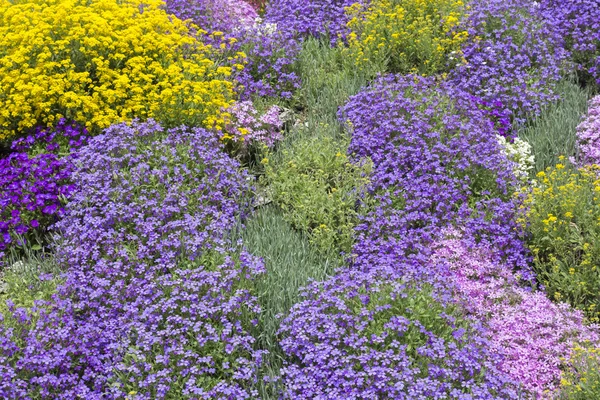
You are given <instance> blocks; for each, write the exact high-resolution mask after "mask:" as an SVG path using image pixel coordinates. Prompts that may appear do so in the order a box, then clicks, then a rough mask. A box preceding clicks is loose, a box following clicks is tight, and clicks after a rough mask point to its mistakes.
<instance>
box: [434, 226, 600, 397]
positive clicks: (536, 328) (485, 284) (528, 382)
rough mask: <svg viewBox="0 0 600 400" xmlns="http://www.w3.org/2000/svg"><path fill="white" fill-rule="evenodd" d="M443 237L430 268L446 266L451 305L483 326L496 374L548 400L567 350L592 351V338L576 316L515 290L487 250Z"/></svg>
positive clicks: (454, 236)
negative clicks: (586, 347)
mask: <svg viewBox="0 0 600 400" xmlns="http://www.w3.org/2000/svg"><path fill="white" fill-rule="evenodd" d="M445 236H446V237H445V238H444V239H442V240H440V241H439V242H438V243H436V244H435V246H434V247H435V253H434V254H433V256H432V258H431V263H432V264H434V265H435V264H439V263H442V262H447V263H449V265H450V269H449V272H450V273H449V274H448V277H447V278H448V283H449V284H451V285H454V287H455V295H456V297H457V300H458V301H459V302H460V303H462V304H463V305H464V306H465V307H466V308H467V309H468V311H469V312H470V313H471V314H472V315H474V316H476V317H477V319H478V320H480V321H482V322H484V323H485V324H486V326H488V328H489V331H490V332H489V333H490V334H491V337H492V338H493V340H491V341H490V344H489V349H490V350H491V352H492V353H494V354H500V355H502V356H503V361H502V363H501V364H500V365H499V369H500V370H502V371H503V372H505V373H507V374H509V376H510V377H511V378H512V379H514V380H515V381H517V382H520V383H521V385H522V387H523V389H525V390H526V391H527V393H530V394H533V395H535V396H538V397H537V398H540V399H545V398H548V399H550V398H552V395H553V394H554V393H555V391H556V390H557V388H558V384H559V382H560V378H561V373H562V370H563V369H564V368H565V367H566V366H567V365H568V364H567V363H568V362H569V360H570V357H569V356H570V353H571V349H572V347H573V346H574V345H576V344H577V343H585V342H590V341H593V342H594V343H595V344H596V345H598V344H600V341H599V338H598V336H597V335H596V334H594V333H592V331H590V330H589V329H588V328H587V327H586V326H584V325H583V318H582V317H583V316H582V314H581V312H578V311H574V310H573V309H572V308H570V307H569V306H568V305H567V304H565V303H561V304H558V305H557V304H554V303H552V301H550V299H548V297H546V295H545V294H544V293H542V292H532V291H531V290H527V289H525V288H522V287H520V281H519V279H518V278H517V277H516V276H515V275H514V274H513V273H512V271H511V268H510V267H509V266H507V265H505V264H503V263H499V262H496V261H494V257H493V252H492V251H491V249H490V248H489V247H487V246H478V245H475V244H474V243H472V242H471V243H468V242H465V241H462V240H461V235H460V233H459V232H458V231H456V230H450V231H446V233H445Z"/></svg>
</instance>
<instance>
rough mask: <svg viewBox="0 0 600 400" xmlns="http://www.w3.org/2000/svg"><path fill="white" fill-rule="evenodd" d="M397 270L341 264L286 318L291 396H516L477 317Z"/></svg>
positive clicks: (311, 288) (285, 372) (310, 289)
mask: <svg viewBox="0 0 600 400" xmlns="http://www.w3.org/2000/svg"><path fill="white" fill-rule="evenodd" d="M395 276H396V275H395V271H393V270H390V269H388V268H372V269H371V270H370V271H368V272H367V273H364V272H362V271H358V270H351V271H349V272H346V271H344V272H342V273H339V274H338V275H337V276H335V277H333V278H331V279H329V280H327V281H325V282H323V283H315V284H312V285H311V286H309V287H308V288H306V289H305V293H304V294H303V297H304V299H303V301H301V302H300V303H299V304H297V305H295V306H294V307H293V308H292V310H291V313H290V315H289V317H288V318H287V319H286V320H285V321H283V323H282V325H281V331H280V333H281V334H282V335H283V336H284V339H283V340H282V341H281V346H282V348H283V350H284V351H285V352H286V354H287V355H288V356H291V357H292V360H294V361H293V362H292V363H290V364H288V365H286V366H285V367H284V368H283V370H282V376H283V382H284V384H285V385H286V393H285V395H286V396H285V398H290V399H332V400H333V399H342V398H344V399H382V398H385V399H442V398H444V399H516V398H517V394H516V391H515V387H514V384H513V383H512V381H511V380H510V379H509V378H508V377H507V376H506V374H503V373H502V372H501V371H500V370H498V369H497V368H496V365H497V364H498V363H499V362H500V360H499V357H498V356H496V355H495V354H494V353H493V352H492V351H490V350H489V348H490V342H489V340H488V338H487V336H486V334H485V330H484V329H483V328H482V326H481V325H480V324H478V323H476V322H474V321H473V320H470V319H468V318H466V317H464V315H462V313H461V311H460V309H459V308H457V307H454V306H452V305H451V304H447V303H446V302H445V301H444V300H442V299H441V298H439V297H438V296H436V293H435V291H434V290H432V289H431V288H430V287H427V286H422V287H413V286H412V285H409V284H407V283H406V282H404V281H403V280H401V279H397V278H394V277H395Z"/></svg>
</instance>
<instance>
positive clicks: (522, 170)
mask: <svg viewBox="0 0 600 400" xmlns="http://www.w3.org/2000/svg"><path fill="white" fill-rule="evenodd" d="M496 139H497V140H498V143H499V144H500V147H501V148H502V152H503V153H504V155H506V158H508V159H509V160H510V161H512V162H513V163H514V167H513V173H514V174H515V176H516V177H517V179H518V180H519V181H520V182H521V183H524V184H526V183H528V182H529V171H530V170H532V169H533V167H534V165H535V158H534V157H533V154H532V152H531V145H530V144H529V143H527V142H526V141H524V140H522V139H519V138H515V139H514V141H513V142H512V143H511V142H509V141H508V140H506V138H505V137H504V136H500V135H496Z"/></svg>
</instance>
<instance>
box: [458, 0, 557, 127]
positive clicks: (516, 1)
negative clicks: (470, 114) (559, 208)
mask: <svg viewBox="0 0 600 400" xmlns="http://www.w3.org/2000/svg"><path fill="white" fill-rule="evenodd" d="M469 6H470V10H469V17H468V18H467V19H466V20H465V21H464V23H463V24H462V25H461V26H460V27H459V29H460V30H467V31H468V32H469V40H468V41H467V42H466V43H465V44H464V45H463V48H462V51H463V55H464V58H465V61H466V62H465V63H464V64H463V65H460V66H458V67H457V68H455V69H454V70H453V72H452V73H451V74H450V79H451V81H452V82H453V84H454V85H456V86H458V87H459V88H461V89H463V90H467V91H470V92H471V93H473V94H474V95H476V96H478V97H481V98H483V99H484V100H487V101H494V100H500V101H501V102H502V104H503V105H504V106H505V107H506V108H507V110H509V111H510V113H511V116H512V118H513V120H515V121H516V122H517V123H521V122H523V121H524V119H525V117H526V116H527V115H529V114H539V112H540V111H541V108H542V106H543V105H544V104H546V103H548V102H550V101H553V100H555V99H556V98H557V96H556V94H555V86H556V83H557V82H558V80H559V78H560V73H561V68H562V66H563V63H564V61H565V58H566V52H565V51H564V49H563V46H562V39H561V37H560V35H559V33H558V32H557V31H556V30H555V29H553V28H552V26H551V25H550V24H549V23H547V22H546V21H545V19H544V18H543V16H542V15H541V13H540V9H539V7H538V6H536V5H535V2H528V1H527V2H523V1H520V0H476V1H472V2H471V3H470V5H469Z"/></svg>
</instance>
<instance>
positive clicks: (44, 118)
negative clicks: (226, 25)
mask: <svg viewBox="0 0 600 400" xmlns="http://www.w3.org/2000/svg"><path fill="white" fill-rule="evenodd" d="M212 53H213V50H212V49H211V48H210V46H205V45H203V44H202V43H200V42H199V41H198V40H197V39H195V38H194V37H192V36H191V35H190V34H189V27H188V26H186V24H185V23H184V22H183V21H180V20H178V19H177V18H174V17H173V16H170V15H168V14H167V13H166V12H165V11H164V10H163V8H162V2H161V1H160V0H144V2H136V1H127V0H125V1H121V0H11V1H7V0H0V141H4V140H6V139H10V138H11V137H12V136H15V135H19V134H23V133H26V132H27V131H28V130H30V129H31V128H33V127H35V126H38V125H41V126H51V125H52V124H53V123H55V121H57V120H58V119H60V118H62V117H64V118H67V119H69V120H74V121H77V122H79V123H81V124H83V125H85V126H86V127H88V128H89V129H91V130H98V129H101V128H104V127H107V126H109V125H111V124H112V123H115V122H121V121H128V120H131V119H133V118H140V119H146V118H155V119H157V120H160V121H161V122H163V123H165V124H167V125H168V124H171V123H172V124H175V123H178V122H186V123H195V124H198V125H204V126H206V127H217V128H220V127H222V126H223V122H224V121H223V118H224V117H223V115H222V113H221V111H220V110H221V109H223V108H226V107H227V106H228V105H229V104H230V99H231V97H232V92H233V87H232V83H231V82H229V81H227V80H226V79H225V78H226V77H227V76H229V75H230V74H231V70H230V68H228V67H222V66H217V65H216V64H215V62H213V61H212V60H211V59H210V56H211V55H212Z"/></svg>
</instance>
